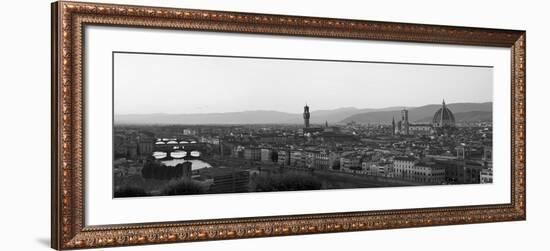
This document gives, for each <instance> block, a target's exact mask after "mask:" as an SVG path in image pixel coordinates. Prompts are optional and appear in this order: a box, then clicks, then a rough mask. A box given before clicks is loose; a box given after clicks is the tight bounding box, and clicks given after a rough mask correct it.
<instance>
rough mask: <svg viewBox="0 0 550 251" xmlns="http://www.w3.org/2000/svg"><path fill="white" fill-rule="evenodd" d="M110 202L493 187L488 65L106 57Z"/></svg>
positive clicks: (150, 55) (490, 70) (135, 55)
mask: <svg viewBox="0 0 550 251" xmlns="http://www.w3.org/2000/svg"><path fill="white" fill-rule="evenodd" d="M113 64H114V65H113V83H112V85H113V97H112V98H113V103H114V104H113V113H114V114H113V166H112V168H113V197H114V198H126V197H146V196H170V195H203V194H220V193H252V192H284V191H303V190H324V189H368V188H384V187H408V186H433V187H434V189H437V187H436V186H438V185H471V184H492V183H493V169H492V149H493V146H492V132H493V125H492V120H493V112H492V110H493V68H492V67H490V66H466V65H437V64H412V63H395V62H363V61H345V60H325V59H295V58H267V57H266V58H263V57H245V56H212V55H189V54H161V53H142V52H113Z"/></svg>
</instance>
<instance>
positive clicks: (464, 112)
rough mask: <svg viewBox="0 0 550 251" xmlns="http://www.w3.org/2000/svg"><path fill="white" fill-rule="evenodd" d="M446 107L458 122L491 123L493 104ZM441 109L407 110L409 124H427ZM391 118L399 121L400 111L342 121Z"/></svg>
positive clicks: (375, 121) (373, 120)
mask: <svg viewBox="0 0 550 251" xmlns="http://www.w3.org/2000/svg"><path fill="white" fill-rule="evenodd" d="M447 107H448V108H449V109H450V110H451V111H452V112H453V114H454V115H455V120H456V121H457V122H459V121H491V120H492V113H493V103H492V102H486V103H454V104H447ZM439 108H441V104H437V105H435V104H434V105H425V106H420V107H414V108H407V109H408V110H409V121H411V122H429V121H431V120H432V118H433V115H434V114H435V112H436V111H437V110H438V109H439ZM392 118H395V120H396V121H397V120H399V119H400V118H401V109H398V110H391V111H373V112H365V113H357V114H354V115H352V116H349V117H347V118H346V119H344V120H342V122H344V123H347V122H351V121H355V122H357V123H361V124H368V123H379V122H380V123H387V122H388V121H391V120H392Z"/></svg>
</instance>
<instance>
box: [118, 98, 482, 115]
mask: <svg viewBox="0 0 550 251" xmlns="http://www.w3.org/2000/svg"><path fill="white" fill-rule="evenodd" d="M492 102H493V101H485V102H456V103H447V101H445V104H446V105H453V104H464V103H472V104H484V103H492ZM304 105H305V104H304ZM429 105H441V102H440V103H439V104H425V105H421V106H388V107H375V108H372V107H361V108H358V107H338V108H334V109H318V110H316V109H312V107H311V106H310V105H309V104H308V106H309V108H310V110H309V111H310V112H312V113H313V112H322V111H335V110H344V109H354V110H364V109H372V110H373V112H376V111H377V110H384V111H397V110H401V109H403V108H406V109H414V108H419V107H423V106H429ZM390 108H395V110H389V109H390ZM241 112H280V113H288V114H294V115H296V114H302V113H303V106H302V107H301V108H300V110H299V111H296V112H283V111H277V110H243V111H227V112H212V113H168V112H155V113H122V114H117V113H115V114H114V115H115V116H125V115H153V114H166V115H200V114H223V113H241Z"/></svg>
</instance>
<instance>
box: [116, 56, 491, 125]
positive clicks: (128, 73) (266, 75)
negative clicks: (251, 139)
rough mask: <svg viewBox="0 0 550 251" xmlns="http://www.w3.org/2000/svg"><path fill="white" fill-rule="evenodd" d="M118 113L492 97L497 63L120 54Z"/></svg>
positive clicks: (297, 108)
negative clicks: (425, 63) (474, 63)
mask: <svg viewBox="0 0 550 251" xmlns="http://www.w3.org/2000/svg"><path fill="white" fill-rule="evenodd" d="M113 57H114V72H113V74H114V76H113V81H114V83H113V85H114V87H113V88H114V90H113V91H114V94H113V95H114V113H115V115H139V114H213V113H233V112H246V111H278V112H283V113H291V114H297V113H301V112H302V109H303V106H304V105H305V104H306V103H307V104H308V105H309V106H310V108H311V110H312V111H321V110H334V109H340V108H350V107H354V108H357V109H383V108H387V107H419V106H423V105H427V104H441V101H442V99H445V101H446V103H448V104H451V103H485V102H492V95H493V93H492V92H493V68H492V67H479V66H448V65H420V64H398V63H371V62H334V61H319V60H289V59H264V58H261V59H260V58H244V57H217V56H196V55H193V56H192V55H158V54H135V53H114V54H113Z"/></svg>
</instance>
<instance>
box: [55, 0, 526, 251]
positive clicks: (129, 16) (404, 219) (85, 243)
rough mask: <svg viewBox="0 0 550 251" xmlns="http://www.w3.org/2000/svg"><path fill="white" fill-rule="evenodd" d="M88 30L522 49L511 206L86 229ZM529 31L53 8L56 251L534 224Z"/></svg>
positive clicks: (516, 55)
mask: <svg viewBox="0 0 550 251" xmlns="http://www.w3.org/2000/svg"><path fill="white" fill-rule="evenodd" d="M86 25H108V26H125V27H139V28H157V29H177V30H199V31H216V32H236V33H256V34H273V35H287V36H309V37H322V38H341V39H365V40H380V41H402V42H421V43H442V44H457V45H477V46H496V47H506V48H510V49H511V51H512V53H511V54H512V59H511V62H512V65H511V66H512V67H511V69H512V72H511V80H512V89H511V92H512V99H513V100H512V107H511V109H512V117H511V121H512V130H511V133H512V140H511V141H512V142H511V144H512V145H511V151H512V162H511V163H512V176H511V177H512V186H511V187H512V191H511V196H512V198H511V203H510V204H498V205H478V206H462V207H444V208H426V209H403V210H385V211H366V212H335V213H327V214H308V215H292V216H273V217H252V218H233V219H223V220H217V219H213V220H198V221H182V222H158V223H145V224H143V223H136V224H121V225H105V226H86V225H85V224H84V222H85V221H84V219H85V213H84V209H85V203H84V168H85V166H84V158H85V156H84V137H83V135H84V134H83V133H84V131H83V130H84V120H85V119H86V118H85V117H84V114H83V111H84V94H83V84H84V83H83V75H84V74H85V72H84V71H83V69H84V66H83V64H84V57H85V55H83V47H84V39H83V36H84V35H83V30H84V27H85V26H86ZM525 39H526V33H525V31H516V30H499V29H483V28H471V27H453V26H441V25H425V24H406V23H390V22H376V21H360V20H345V19H332V18H316V17H298V16H283V15H266V14H252V13H235V12H220V11H207V10H190V9H174V8H157V7H142V6H128V5H113V4H92V3H79V2H55V3H52V37H51V43H52V62H51V63H52V76H51V81H52V92H51V95H52V104H51V107H52V120H51V127H52V129H51V130H52V138H51V140H52V158H51V166H52V167H51V168H52V172H51V189H52V215H51V218H52V222H51V226H52V227H51V246H52V248H55V249H60V250H61V249H75V248H95V247H106V246H126V245H138V244H155V243H171V242H188V241H201V240H220V239H233V238H251V237H268V236H282V235H296V234H314V233H328V232H341V231H361V230H375V229H392V228H406V227H423V226H437V225H453V224H468V223H483V222H499V221H516V220H525V219H526V183H525V179H526V174H525V156H526V153H525V149H526V145H525V141H526V140H525V139H526V137H525V133H526V127H525V125H526V121H525V120H526V109H525V106H526V103H525V97H526V96H525V85H526V83H525V82H526V75H525V72H526V68H525V67H526V65H525V63H526V61H525V59H526V55H525V52H526V47H525V46H526V44H525V42H526V40H525Z"/></svg>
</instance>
